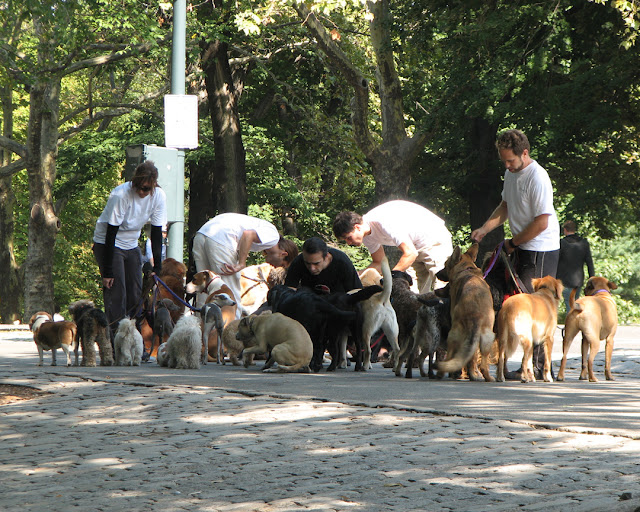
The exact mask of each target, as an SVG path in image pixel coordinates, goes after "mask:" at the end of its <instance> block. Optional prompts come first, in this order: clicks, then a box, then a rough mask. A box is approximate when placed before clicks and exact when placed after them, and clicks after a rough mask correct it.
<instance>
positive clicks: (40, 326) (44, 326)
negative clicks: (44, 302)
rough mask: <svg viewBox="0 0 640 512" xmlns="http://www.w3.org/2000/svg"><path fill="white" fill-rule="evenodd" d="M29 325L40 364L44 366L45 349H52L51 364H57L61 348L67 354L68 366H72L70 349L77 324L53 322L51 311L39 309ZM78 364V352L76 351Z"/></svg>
mask: <svg viewBox="0 0 640 512" xmlns="http://www.w3.org/2000/svg"><path fill="white" fill-rule="evenodd" d="M29 327H30V328H31V331H33V341H34V342H35V344H36V347H37V348H38V355H39V356H40V361H39V362H38V366H42V360H43V351H44V350H51V366H56V364H57V363H56V350H57V349H59V348H61V349H62V350H63V351H64V355H65V356H67V366H71V354H70V350H71V347H72V345H73V342H74V340H75V337H76V331H77V328H76V324H74V323H73V322H52V321H51V315H50V314H49V313H47V312H46V311H38V312H37V313H36V314H35V315H33V316H32V317H31V320H29ZM77 365H78V354H77V352H76V366H77Z"/></svg>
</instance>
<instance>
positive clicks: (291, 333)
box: [236, 313, 313, 372]
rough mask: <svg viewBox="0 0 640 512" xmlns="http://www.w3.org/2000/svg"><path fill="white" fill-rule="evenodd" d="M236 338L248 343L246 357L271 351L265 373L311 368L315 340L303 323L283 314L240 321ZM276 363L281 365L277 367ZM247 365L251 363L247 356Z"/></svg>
mask: <svg viewBox="0 0 640 512" xmlns="http://www.w3.org/2000/svg"><path fill="white" fill-rule="evenodd" d="M236 338H237V339H239V340H241V341H242V342H243V344H244V347H245V348H244V355H245V357H246V356H248V355H250V354H264V353H265V352H270V354H269V359H268V360H267V362H266V363H265V364H264V366H263V367H262V371H263V372H295V371H298V370H300V369H302V368H306V369H307V371H308V367H309V362H310V361H311V357H312V356H313V342H312V341H311V337H310V336H309V333H308V332H307V330H306V329H305V328H304V327H303V326H302V324H301V323H300V322H298V321H297V320H294V319H293V318H289V317H288V316H284V315H283V314H281V313H273V314H271V315H251V316H247V317H244V318H242V319H241V320H240V324H239V325H238V333H237V334H236ZM273 363H278V368H277V369H273V368H271V367H272V366H273ZM245 366H248V364H247V363H246V359H245Z"/></svg>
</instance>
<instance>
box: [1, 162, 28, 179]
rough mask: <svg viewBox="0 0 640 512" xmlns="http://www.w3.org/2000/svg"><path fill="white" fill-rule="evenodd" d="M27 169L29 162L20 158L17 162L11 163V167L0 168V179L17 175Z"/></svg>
mask: <svg viewBox="0 0 640 512" xmlns="http://www.w3.org/2000/svg"><path fill="white" fill-rule="evenodd" d="M26 168H27V160H26V159H25V158H20V159H19V160H16V161H15V162H11V163H10V164H9V165H5V166H4V167H0V178H8V177H9V176H13V175H14V174H15V173H17V172H19V171H21V170H22V169H26Z"/></svg>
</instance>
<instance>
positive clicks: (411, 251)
mask: <svg viewBox="0 0 640 512" xmlns="http://www.w3.org/2000/svg"><path fill="white" fill-rule="evenodd" d="M398 249H400V250H401V251H402V256H400V259H399V260H398V263H396V266H395V267H393V270H402V271H405V270H407V269H408V268H409V267H410V266H411V265H413V262H414V261H416V258H417V257H418V251H417V250H416V248H415V247H414V245H413V244H411V245H409V244H407V243H405V242H403V243H401V244H400V245H399V246H398Z"/></svg>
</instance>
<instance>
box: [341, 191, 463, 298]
mask: <svg viewBox="0 0 640 512" xmlns="http://www.w3.org/2000/svg"><path fill="white" fill-rule="evenodd" d="M333 232H334V234H335V235H336V237H337V238H338V239H341V240H344V241H345V242H347V243H348V244H349V245H354V246H359V245H362V244H364V245H365V246H366V247H367V249H369V252H370V253H371V260H372V261H371V264H370V265H369V266H370V267H373V268H375V269H377V270H378V272H381V270H382V269H381V263H382V259H383V258H384V247H383V246H385V245H386V246H389V247H397V248H398V249H400V250H401V251H402V255H401V257H400V259H399V260H398V263H397V264H396V265H395V266H394V267H393V270H402V271H406V270H407V269H408V268H409V267H413V268H414V269H415V271H416V276H417V278H418V289H419V290H420V293H424V292H427V291H429V290H431V289H432V288H433V287H434V285H436V278H435V274H436V273H437V272H438V271H439V270H441V269H442V268H444V264H445V262H446V261H447V258H448V257H449V256H450V255H451V253H452V252H453V246H452V243H451V233H449V230H448V229H447V228H446V226H445V224H444V221H443V220H442V219H441V218H440V217H438V216H437V215H435V214H434V213H432V212H430V211H429V210H427V209H426V208H424V207H423V206H420V205H418V204H415V203H411V202H409V201H389V202H387V203H383V204H381V205H380V206H378V207H376V208H374V209H373V210H371V211H369V212H368V213H366V214H364V215H358V214H357V213H355V212H341V213H339V214H338V215H337V217H336V218H335V220H334V223H333Z"/></svg>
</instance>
